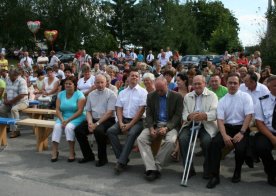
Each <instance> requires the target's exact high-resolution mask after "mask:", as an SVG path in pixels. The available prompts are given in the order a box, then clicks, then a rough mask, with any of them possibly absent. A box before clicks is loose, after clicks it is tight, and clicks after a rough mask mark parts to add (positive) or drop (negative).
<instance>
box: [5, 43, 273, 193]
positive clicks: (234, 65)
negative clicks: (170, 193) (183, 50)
mask: <svg viewBox="0 0 276 196" xmlns="http://www.w3.org/2000/svg"><path fill="white" fill-rule="evenodd" d="M0 74H1V78H0V103H1V105H0V115H1V117H4V116H8V115H9V116H10V117H12V118H15V119H20V114H19V111H21V110H23V109H25V108H27V107H28V100H33V99H34V100H38V101H40V105H39V106H38V107H43V108H50V109H56V113H57V115H56V117H57V120H56V125H55V127H54V131H53V134H52V157H51V161H52V162H56V161H58V158H59V151H58V145H59V143H60V139H61V135H62V132H63V131H64V132H65V135H66V140H67V141H68V144H69V156H68V162H74V161H75V159H76V154H75V147H74V146H75V138H76V139H77V141H78V143H79V145H80V148H81V152H82V154H83V158H82V159H80V160H79V161H78V162H79V163H86V162H90V161H94V160H95V155H94V152H93V151H92V149H91V147H90V145H89V142H88V139H87V135H89V134H94V136H95V139H96V142H97V145H98V153H97V154H98V160H97V162H96V166H97V167H101V166H104V165H105V164H107V163H108V159H107V153H106V145H107V139H108V140H109V142H110V143H111V146H112V149H113V151H114V154H115V157H116V159H117V161H116V165H115V168H114V170H115V173H116V174H120V173H121V172H123V171H124V170H125V168H126V167H127V165H128V163H129V161H130V159H129V155H130V153H131V151H132V149H133V147H134V146H135V145H136V142H137V144H138V150H139V151H140V152H141V157H142V159H143V162H144V164H145V168H146V169H145V170H146V171H145V178H146V179H147V180H149V181H153V180H156V179H157V178H159V177H160V173H161V169H162V167H164V166H165V165H167V164H168V163H169V162H170V160H172V159H174V160H175V161H178V160H179V155H182V160H183V165H184V163H185V159H186V154H187V149H188V145H189V144H188V143H189V138H190V128H191V126H192V124H193V123H192V122H197V123H199V124H200V131H199V138H200V145H201V148H202V152H203V155H204V164H203V178H204V179H208V180H209V181H208V183H207V185H206V187H207V188H214V187H216V186H217V185H218V184H219V183H220V177H219V174H220V160H221V157H222V153H221V149H223V148H224V147H227V148H229V149H235V166H234V168H235V170H234V174H233V177H232V180H231V181H232V182H233V183H238V182H239V181H241V179H242V176H241V168H242V165H243V163H244V162H245V163H246V164H247V165H248V166H249V167H254V166H253V164H254V159H255V158H260V159H261V160H262V162H263V165H264V170H265V173H266V174H267V176H268V177H267V182H268V184H270V185H272V186H276V161H275V160H274V158H273V154H272V150H273V148H275V147H276V109H275V108H276V107H275V106H276V103H275V96H276V90H275V89H276V76H274V75H273V74H272V73H271V67H270V66H269V65H263V64H262V59H261V54H260V52H259V51H256V52H254V54H253V55H252V56H251V57H250V59H247V57H246V56H245V54H244V53H243V52H239V53H238V55H237V56H236V55H234V54H229V53H228V51H225V53H224V55H223V56H222V59H221V63H220V65H214V64H213V63H212V62H211V61H207V63H206V67H204V68H202V70H200V69H199V67H197V66H196V65H189V66H186V65H185V66H184V65H183V64H182V63H181V56H180V55H179V53H178V52H177V51H171V49H170V47H167V48H166V49H165V50H163V49H161V50H160V53H159V54H158V55H157V56H154V54H153V52H152V50H149V51H148V53H147V54H146V53H143V51H142V50H139V51H138V54H136V50H135V49H134V48H132V49H131V50H124V49H123V48H120V49H119V51H110V52H109V53H108V54H107V53H104V52H95V53H94V54H92V55H89V54H87V52H86V51H85V50H79V51H78V52H76V54H75V56H74V59H73V60H72V61H71V62H68V63H63V62H61V60H60V59H59V58H58V56H57V55H56V52H55V51H50V53H49V56H48V55H47V53H46V51H41V52H40V54H37V58H36V59H33V58H32V57H31V56H30V55H29V53H28V51H24V52H22V54H20V60H19V62H18V64H17V65H10V64H9V63H8V60H7V59H5V55H4V54H2V53H1V54H0ZM254 106H255V108H254ZM85 116H86V117H85ZM253 128H254V130H256V129H257V130H258V132H257V134H256V135H255V136H254V140H253V141H254V144H253V145H249V144H250V143H251V144H252V141H251V140H252V138H250V137H252V136H249V133H250V132H251V129H253ZM10 131H11V132H10V137H11V138H16V137H18V136H20V128H19V127H17V126H11V127H10ZM119 134H124V135H126V137H125V139H124V143H125V144H124V145H122V144H121V143H120V140H119V138H118V135H119ZM136 140H137V141H136ZM157 140H161V141H162V142H160V143H161V146H160V148H159V147H158V148H157V151H156V152H154V151H153V148H152V145H153V144H154V143H156V141H157ZM249 141H251V142H249ZM160 143H159V145H160ZM195 174H196V171H195V170H194V167H193V166H192V167H191V171H190V176H189V177H192V176H193V175H195Z"/></svg>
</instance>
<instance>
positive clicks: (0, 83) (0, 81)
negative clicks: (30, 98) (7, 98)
mask: <svg viewBox="0 0 276 196" xmlns="http://www.w3.org/2000/svg"><path fill="white" fill-rule="evenodd" d="M1 88H3V89H4V91H5V88H6V82H5V81H4V80H2V79H0V89H1ZM4 91H3V94H2V95H0V101H1V100H2V97H3V95H4Z"/></svg>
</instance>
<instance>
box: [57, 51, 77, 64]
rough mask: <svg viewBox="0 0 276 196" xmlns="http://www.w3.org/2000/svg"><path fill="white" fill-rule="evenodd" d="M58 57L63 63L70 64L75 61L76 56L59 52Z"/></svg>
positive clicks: (67, 52)
mask: <svg viewBox="0 0 276 196" xmlns="http://www.w3.org/2000/svg"><path fill="white" fill-rule="evenodd" d="M56 56H57V57H58V58H59V60H60V61H61V62H62V63H68V62H72V61H73V60H74V57H75V54H74V53H72V52H69V51H59V52H57V53H56Z"/></svg>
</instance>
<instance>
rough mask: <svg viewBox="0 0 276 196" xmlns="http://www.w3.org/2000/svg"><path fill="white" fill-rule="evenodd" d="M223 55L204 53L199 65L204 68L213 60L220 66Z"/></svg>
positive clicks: (213, 62)
mask: <svg viewBox="0 0 276 196" xmlns="http://www.w3.org/2000/svg"><path fill="white" fill-rule="evenodd" d="M222 57H223V56H222V55H204V56H202V57H201V59H200V62H199V67H200V68H201V69H203V68H204V67H207V61H211V62H212V64H214V65H215V66H216V67H218V66H220V63H221V60H222Z"/></svg>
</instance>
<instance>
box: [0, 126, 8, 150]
mask: <svg viewBox="0 0 276 196" xmlns="http://www.w3.org/2000/svg"><path fill="white" fill-rule="evenodd" d="M0 144H1V146H6V145H7V125H0Z"/></svg>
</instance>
